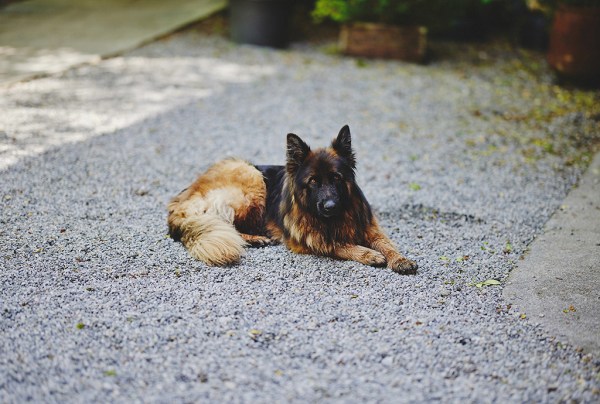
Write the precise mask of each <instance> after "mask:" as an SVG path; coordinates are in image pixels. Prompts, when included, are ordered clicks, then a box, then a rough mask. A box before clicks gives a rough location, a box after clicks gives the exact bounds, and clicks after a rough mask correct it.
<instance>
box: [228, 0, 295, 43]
mask: <svg viewBox="0 0 600 404" xmlns="http://www.w3.org/2000/svg"><path fill="white" fill-rule="evenodd" d="M291 11H292V1H291V0H230V1H229V16H230V26H231V39H233V40H234V41H235V42H238V43H246V44H252V45H261V46H270V47H274V48H284V47H286V46H287V44H288V41H289V26H290V20H291Z"/></svg>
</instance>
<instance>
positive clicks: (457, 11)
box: [312, 0, 600, 30]
mask: <svg viewBox="0 0 600 404" xmlns="http://www.w3.org/2000/svg"><path fill="white" fill-rule="evenodd" d="M500 1H503V0H452V1H448V0H317V1H316V3H315V8H314V10H313V12H312V16H313V19H314V20H315V21H316V22H321V21H323V20H327V19H328V20H332V21H335V22H339V23H353V22H375V23H384V24H397V25H401V24H409V25H424V26H427V27H428V28H430V29H432V28H433V29H434V30H436V29H437V30H443V29H444V28H445V27H449V26H451V25H452V24H453V23H455V22H456V21H457V20H459V19H461V18H464V17H465V16H466V15H467V14H470V13H472V12H473V10H474V9H479V8H485V7H487V6H490V5H491V4H492V3H497V2H500ZM579 1H583V0H579ZM588 1H590V0H588ZM599 1H600V0H599Z"/></svg>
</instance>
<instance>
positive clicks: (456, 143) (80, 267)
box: [0, 29, 600, 403]
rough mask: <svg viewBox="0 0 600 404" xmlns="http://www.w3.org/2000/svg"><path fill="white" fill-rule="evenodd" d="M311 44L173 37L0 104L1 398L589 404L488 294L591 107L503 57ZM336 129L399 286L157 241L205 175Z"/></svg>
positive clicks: (463, 49) (570, 366) (538, 332)
mask: <svg viewBox="0 0 600 404" xmlns="http://www.w3.org/2000/svg"><path fill="white" fill-rule="evenodd" d="M329 48H330V45H328V44H325V45H321V44H315V43H312V44H296V45H295V46H294V47H293V48H292V50H288V51H273V50H268V49H259V48H254V47H238V46H234V45H232V44H231V43H229V42H228V41H227V40H225V39H223V38H220V37H218V36H215V37H213V36H207V35H205V34H201V33H198V32H196V31H195V30H193V29H192V30H188V31H185V32H183V33H180V34H177V35H174V36H172V37H170V38H167V39H165V40H163V41H160V42H157V43H154V44H150V45H148V46H146V47H144V48H141V49H138V50H136V51H133V52H130V53H128V54H126V55H124V56H122V57H117V58H113V59H108V60H104V61H101V62H100V63H98V64H96V65H89V66H82V67H79V68H76V69H73V70H70V71H68V72H66V73H64V74H61V75H58V76H54V77H48V78H43V79H38V80H34V81H31V82H28V83H20V84H17V85H15V86H12V87H10V88H5V89H0V92H1V93H0V110H2V113H1V115H0V146H1V147H2V148H1V149H0V161H1V162H2V164H3V166H2V171H1V172H0V175H1V182H0V209H1V210H0V266H1V267H2V271H1V272H0V282H1V285H2V287H1V290H0V313H1V315H0V402H8V403H17V402H19V403H20V402H24V401H27V400H32V401H35V402H90V401H97V402H107V401H113V402H181V401H185V402H199V401H213V402H214V401H218V402H290V401H310V402H314V401H327V402H329V401H333V402H357V403H362V402H378V401H384V402H415V401H416V402H419V401H428V402H429V401H435V400H438V401H443V402H465V401H466V402H532V401H533V402H558V401H563V400H564V401H569V400H571V399H573V400H575V401H580V402H589V403H592V402H598V400H600V376H599V374H600V373H599V369H600V362H599V361H598V358H593V357H591V356H590V355H583V354H581V353H580V352H578V350H577V347H572V346H568V345H563V344H561V343H560V342H558V341H556V340H554V338H553V337H552V336H551V335H548V334H546V333H545V332H544V331H543V330H542V329H541V327H540V326H539V325H538V324H536V319H535V318H529V317H528V316H527V313H520V312H517V311H515V310H514V309H512V308H511V302H508V301H505V300H503V298H502V293H501V290H502V287H503V286H502V282H503V281H504V280H505V278H506V277H507V275H508V273H509V271H510V270H511V268H513V267H514V265H515V262H516V261H517V260H518V259H519V257H521V256H522V254H523V253H524V252H525V250H526V248H527V245H528V243H530V242H531V241H532V240H533V238H534V237H535V236H536V235H537V234H538V233H539V232H540V230H541V228H542V226H543V225H544V223H545V221H546V220H547V219H548V217H549V216H550V215H551V214H552V212H553V211H554V210H555V209H557V208H558V207H559V206H560V204H561V201H562V200H563V198H564V197H565V195H566V194H567V192H568V191H569V189H570V188H571V187H572V186H573V185H574V184H575V183H576V181H577V179H578V178H579V176H580V174H581V172H582V170H583V168H584V167H585V164H586V161H587V159H589V150H590V144H592V143H595V144H598V142H599V140H600V131H599V129H598V120H599V117H600V106H599V105H600V101H599V93H598V92H584V91H580V90H569V89H564V88H560V87H556V86H554V85H553V83H552V75H551V74H550V72H549V71H548V70H547V67H546V65H545V64H544V61H543V56H542V55H540V54H536V53H529V52H524V51H519V50H515V49H513V48H511V47H510V46H508V45H506V44H505V43H494V44H487V45H456V44H447V43H434V46H433V51H434V54H433V56H434V58H433V61H432V62H431V63H430V64H429V65H426V66H418V65H409V64H403V63H398V62H385V61H367V62H364V61H361V60H358V61H357V60H355V59H350V58H342V57H339V56H336V55H331V54H329V53H328V52H327V50H328V49H329ZM346 123H347V124H349V125H350V128H351V130H352V134H353V142H354V148H355V150H356V153H357V158H358V180H359V184H361V186H362V188H363V191H364V192H365V194H366V196H367V198H368V199H369V201H370V202H371V205H372V206H373V208H374V210H375V212H376V214H377V215H378V216H379V217H380V221H381V224H382V226H383V227H384V228H385V230H386V231H387V232H388V233H389V235H390V236H391V238H392V239H393V240H394V241H395V242H396V243H397V244H398V246H399V247H400V250H401V251H403V252H404V253H405V254H406V255H407V256H408V257H409V258H411V259H414V260H416V261H417V262H418V264H419V272H418V274H417V275H416V276H399V275H397V274H395V273H392V272H391V271H389V270H385V269H382V268H371V267H366V266H363V265H361V264H358V263H354V262H342V261H336V260H332V259H328V258H317V257H312V256H300V255H294V254H291V253H290V252H288V251H287V250H286V249H285V248H284V247H281V246H276V247H267V248H261V249H251V250H248V253H247V255H246V257H245V258H244V259H243V260H242V263H241V264H240V265H237V266H235V267H230V268H210V267H206V266H204V265H203V264H201V263H199V262H197V261H194V260H192V259H191V258H190V256H189V255H188V254H187V252H186V251H185V249H184V248H183V247H182V246H181V245H180V244H178V243H175V242H173V241H172V240H171V239H169V238H168V236H167V228H166V208H165V206H166V203H167V202H168V200H169V198H170V197H171V196H173V195H175V194H176V193H177V192H179V191H180V190H181V189H183V188H184V187H186V186H187V185H188V184H189V183H190V182H191V181H192V180H193V179H194V178H195V176H196V175H197V174H198V173H199V172H201V171H202V170H203V169H205V168H206V167H208V166H209V165H210V164H211V163H212V162H214V161H216V160H218V159H220V158H223V157H225V156H233V155H235V156H239V157H242V158H246V159H248V160H251V161H252V162H255V163H257V164H269V163H270V164H282V163H283V161H284V155H285V152H284V148H285V135H286V134H287V133H288V132H294V133H297V134H298V135H300V136H302V137H303V138H304V139H305V140H307V141H308V142H309V144H311V145H313V146H319V145H325V144H327V143H328V142H329V141H330V140H331V139H332V138H333V137H334V136H335V135H336V134H337V131H338V130H339V128H340V127H341V126H342V125H343V124H346ZM491 280H496V281H498V282H493V281H491ZM486 281H487V282H486ZM495 283H500V284H499V285H496V284H495ZM566 315H567V314H566Z"/></svg>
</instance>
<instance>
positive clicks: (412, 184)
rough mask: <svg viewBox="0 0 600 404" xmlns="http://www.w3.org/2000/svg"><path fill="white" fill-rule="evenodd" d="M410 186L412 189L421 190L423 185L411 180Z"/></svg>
mask: <svg viewBox="0 0 600 404" xmlns="http://www.w3.org/2000/svg"><path fill="white" fill-rule="evenodd" d="M408 187H409V188H410V189H411V190H412V191H419V190H420V189H421V186H420V185H419V184H417V183H416V182H411V183H410V184H408Z"/></svg>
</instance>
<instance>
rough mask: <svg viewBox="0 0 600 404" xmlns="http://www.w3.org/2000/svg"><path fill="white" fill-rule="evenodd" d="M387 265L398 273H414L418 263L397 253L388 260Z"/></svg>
mask: <svg viewBox="0 0 600 404" xmlns="http://www.w3.org/2000/svg"><path fill="white" fill-rule="evenodd" d="M387 267H388V268H389V269H391V270H392V271H394V272H397V273H399V274H415V273H417V268H418V265H417V263H416V262H414V261H411V260H409V259H408V258H405V257H403V256H402V255H397V256H395V257H393V258H391V259H389V260H388V262H387Z"/></svg>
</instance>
